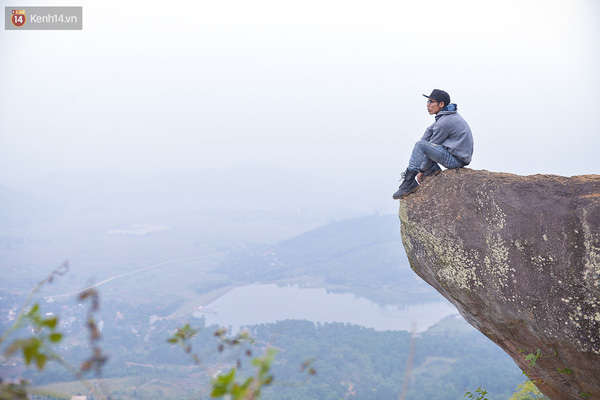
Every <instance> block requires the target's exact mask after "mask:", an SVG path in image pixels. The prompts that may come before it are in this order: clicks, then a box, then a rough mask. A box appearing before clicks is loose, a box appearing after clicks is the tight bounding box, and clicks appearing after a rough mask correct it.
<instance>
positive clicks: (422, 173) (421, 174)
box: [417, 172, 425, 185]
mask: <svg viewBox="0 0 600 400" xmlns="http://www.w3.org/2000/svg"><path fill="white" fill-rule="evenodd" d="M423 175H425V173H424V172H419V173H418V174H417V182H419V185H420V184H421V182H423Z"/></svg>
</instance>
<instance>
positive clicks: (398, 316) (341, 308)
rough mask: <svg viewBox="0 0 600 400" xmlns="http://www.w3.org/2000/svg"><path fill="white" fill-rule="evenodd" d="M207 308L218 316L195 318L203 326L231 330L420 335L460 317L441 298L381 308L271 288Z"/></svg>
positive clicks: (239, 291) (240, 292) (229, 296)
mask: <svg viewBox="0 0 600 400" xmlns="http://www.w3.org/2000/svg"><path fill="white" fill-rule="evenodd" d="M206 308H207V309H211V310H215V311H216V312H214V313H212V312H210V313H204V314H202V313H199V312H198V313H196V314H194V316H195V317H202V315H204V317H205V320H206V325H212V324H217V325H220V326H225V327H229V326H230V327H231V328H232V329H233V331H234V332H236V331H237V330H238V329H239V328H240V327H242V326H247V325H255V324H263V323H273V322H276V321H281V320H286V319H304V320H309V321H312V322H320V323H326V322H342V323H350V324H354V325H361V326H365V327H367V328H373V329H375V330H378V331H383V330H404V331H410V330H411V326H412V324H413V323H416V326H417V331H419V332H422V331H424V330H426V329H427V328H429V327H430V326H432V325H433V324H435V323H436V322H438V321H440V320H441V319H443V318H444V317H446V316H448V315H452V314H458V311H457V310H456V308H455V307H454V306H453V305H452V304H450V303H449V302H448V301H446V300H445V299H443V298H441V299H440V301H435V302H430V303H421V304H418V303H417V304H407V305H386V306H380V305H379V304H377V303H375V302H372V301H370V300H367V299H365V298H362V297H356V296H355V295H353V294H348V293H343V294H341V293H328V292H327V290H326V289H316V288H300V287H298V286H297V285H294V286H277V285H275V284H269V285H258V284H254V285H249V286H242V287H237V288H235V289H233V290H231V291H230V292H228V293H226V294H225V295H224V296H222V297H220V298H219V299H217V300H215V301H214V302H212V303H211V304H209V305H208V306H207V307H206Z"/></svg>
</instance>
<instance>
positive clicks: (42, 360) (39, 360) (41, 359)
mask: <svg viewBox="0 0 600 400" xmlns="http://www.w3.org/2000/svg"><path fill="white" fill-rule="evenodd" d="M35 363H36V365H37V369H38V370H40V371H41V370H43V369H44V365H46V355H45V354H42V353H38V354H37V356H36V358H35Z"/></svg>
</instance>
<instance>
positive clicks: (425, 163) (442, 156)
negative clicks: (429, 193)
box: [392, 89, 473, 200]
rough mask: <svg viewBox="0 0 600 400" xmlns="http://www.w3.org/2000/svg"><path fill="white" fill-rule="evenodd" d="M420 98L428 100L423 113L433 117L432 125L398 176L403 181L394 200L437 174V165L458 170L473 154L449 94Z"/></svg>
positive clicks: (440, 92)
mask: <svg viewBox="0 0 600 400" xmlns="http://www.w3.org/2000/svg"><path fill="white" fill-rule="evenodd" d="M423 96H425V97H427V98H428V100H427V111H428V112H429V114H430V115H435V122H434V123H433V124H432V125H431V126H430V127H429V128H427V129H426V130H425V134H424V135H423V137H422V138H421V140H419V141H418V142H417V143H416V144H415V147H414V148H413V152H412V155H411V156H410V160H409V161H408V168H407V169H406V171H405V172H403V173H402V175H403V178H404V180H403V182H402V184H401V185H400V189H398V191H397V192H396V193H394V195H393V196H392V197H393V198H394V200H398V199H401V198H403V197H406V196H408V195H409V194H410V193H412V192H414V191H415V190H416V189H417V187H418V186H419V183H421V182H423V179H424V178H426V177H428V176H431V175H437V174H439V173H440V172H441V171H442V169H441V168H440V166H439V165H438V163H439V164H442V165H443V166H444V167H446V168H448V169H454V168H462V167H464V166H465V165H469V163H470V162H471V156H472V155H473V135H472V134H471V128H469V125H468V124H467V122H466V121H465V120H464V119H463V117H461V116H460V114H459V113H458V112H456V110H457V109H458V106H457V105H456V104H454V103H450V95H449V94H448V93H447V92H445V91H443V90H440V89H434V90H433V92H431V94H430V95H429V96H427V95H426V94H424V95H423ZM415 178H416V180H415Z"/></svg>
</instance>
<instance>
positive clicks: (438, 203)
mask: <svg viewBox="0 0 600 400" xmlns="http://www.w3.org/2000/svg"><path fill="white" fill-rule="evenodd" d="M399 215H400V220H401V231H402V241H403V243H404V247H405V249H406V253H407V255H408V258H409V261H410V264H411V267H412V268H413V270H414V271H415V272H416V273H417V274H418V275H419V276H420V277H421V278H423V279H424V280H425V281H427V282H428V283H429V284H430V285H432V286H433V287H434V288H435V289H437V290H438V291H439V292H440V293H441V294H442V295H443V296H444V297H446V298H447V299H448V300H449V301H450V302H452V303H453V304H454V305H455V306H456V307H457V308H458V310H459V311H460V313H461V314H462V315H463V317H464V318H465V319H466V320H467V321H468V322H469V323H471V324H472V325H473V326H474V327H475V328H477V329H478V330H479V331H481V332H482V333H483V334H484V335H486V336H487V337H488V338H490V339H491V340H492V341H494V342H495V343H496V344H498V345H499V346H500V347H502V348H503V349H504V350H505V351H506V352H507V353H508V354H509V355H510V356H511V357H512V358H513V359H514V360H515V362H516V363H517V364H518V365H519V367H520V368H521V369H522V370H523V371H525V372H526V373H527V375H528V376H529V377H530V379H531V380H533V381H534V383H535V384H536V385H537V386H538V388H539V389H540V390H541V392H542V393H544V395H546V396H547V397H549V398H550V399H557V400H558V399H560V400H563V399H584V398H591V399H600V175H585V176H575V177H570V178H568V177H562V176H553V175H532V176H518V175H512V174H506V173H493V172H488V171H476V170H471V169H467V168H463V169H457V170H447V171H444V172H442V173H441V174H440V175H438V176H434V177H430V178H427V179H426V180H425V181H424V182H423V184H422V185H420V187H419V188H418V189H417V191H416V192H414V193H413V194H411V195H409V196H408V197H406V198H404V199H402V200H400V212H399ZM538 350H539V351H538ZM490 362H493V360H490Z"/></svg>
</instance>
